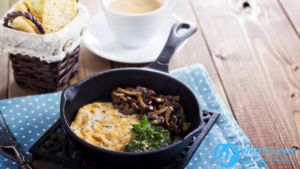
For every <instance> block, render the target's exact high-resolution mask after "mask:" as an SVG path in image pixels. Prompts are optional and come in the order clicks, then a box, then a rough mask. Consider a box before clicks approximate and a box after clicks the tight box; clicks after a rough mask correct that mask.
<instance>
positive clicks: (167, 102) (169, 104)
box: [163, 98, 171, 107]
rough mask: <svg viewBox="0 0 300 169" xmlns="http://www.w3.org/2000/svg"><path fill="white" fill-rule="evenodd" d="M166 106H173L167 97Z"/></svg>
mask: <svg viewBox="0 0 300 169" xmlns="http://www.w3.org/2000/svg"><path fill="white" fill-rule="evenodd" d="M163 105H164V107H170V106H171V102H170V100H169V99H167V98H165V102H164V104H163Z"/></svg>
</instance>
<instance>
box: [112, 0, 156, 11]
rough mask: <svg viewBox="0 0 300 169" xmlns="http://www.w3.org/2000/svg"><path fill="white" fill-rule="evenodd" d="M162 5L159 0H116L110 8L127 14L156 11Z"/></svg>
mask: <svg viewBox="0 0 300 169" xmlns="http://www.w3.org/2000/svg"><path fill="white" fill-rule="evenodd" d="M161 6H162V3H160V2H159V1H157V0H115V1H113V2H112V3H111V4H110V9H113V10H115V11H118V12H122V13H127V14H140V13H147V12H151V11H154V10H156V9H158V8H160V7H161Z"/></svg>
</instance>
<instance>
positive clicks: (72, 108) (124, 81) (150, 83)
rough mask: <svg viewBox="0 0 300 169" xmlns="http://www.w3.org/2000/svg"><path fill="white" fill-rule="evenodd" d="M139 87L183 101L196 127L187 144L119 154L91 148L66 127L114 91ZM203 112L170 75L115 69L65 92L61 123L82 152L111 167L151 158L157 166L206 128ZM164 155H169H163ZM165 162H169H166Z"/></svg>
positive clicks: (137, 69) (188, 92) (149, 70)
mask: <svg viewBox="0 0 300 169" xmlns="http://www.w3.org/2000/svg"><path fill="white" fill-rule="evenodd" d="M136 86H143V87H149V88H152V89H153V90H154V91H156V93H157V94H164V95H179V96H180V97H181V102H180V103H181V105H182V106H183V108H184V111H185V114H186V115H187V121H188V122H191V123H192V127H191V128H192V130H191V133H190V134H188V135H187V136H186V137H185V138H184V139H186V141H183V142H182V143H180V144H177V143H176V144H174V145H171V146H170V149H169V148H168V147H166V148H162V149H158V150H157V151H156V150H154V151H149V152H143V153H124V152H115V151H108V150H104V149H102V148H99V147H96V146H89V145H87V144H89V143H86V142H85V141H83V140H81V139H80V138H79V137H77V136H76V135H75V134H74V133H73V132H72V131H71V130H70V128H69V126H67V127H66V124H68V125H70V124H71V123H72V122H73V121H74V118H75V116H76V114H77V111H78V109H80V108H81V107H82V106H84V105H86V104H89V103H93V102H95V101H100V100H106V101H107V100H110V98H111V96H110V93H111V91H112V90H115V89H116V88H117V87H122V88H125V87H136ZM200 112H201V107H200V104H199V102H198V100H197V98H196V96H195V95H194V93H193V92H192V91H191V90H190V89H189V88H188V87H187V86H186V85H184V84H183V83H182V82H180V81H179V80H177V79H175V78H173V77H171V76H170V75H169V74H167V73H162V72H159V71H156V70H152V69H147V68H123V69H112V70H108V71H104V72H101V73H98V74H96V75H93V76H91V77H88V78H87V79H85V80H83V81H81V82H79V83H76V84H75V85H71V86H69V87H68V88H67V89H65V90H64V92H63V94H62V103H61V119H62V122H63V125H64V124H65V129H66V131H67V132H68V133H69V134H70V136H71V139H73V140H75V141H74V143H75V144H76V146H78V148H80V147H85V149H82V150H83V151H85V153H90V154H91V153H97V155H99V156H102V157H103V158H107V159H106V160H105V162H107V163H113V161H110V159H114V158H117V159H119V160H120V161H123V164H122V165H127V163H128V165H130V164H129V163H132V162H133V160H135V162H136V161H138V162H137V163H136V164H137V165H138V163H140V164H142V163H143V162H144V161H143V160H145V159H147V158H148V159H149V158H156V157H159V158H160V159H157V160H158V161H157V162H159V160H160V162H159V163H166V162H168V161H170V160H171V159H172V158H174V157H176V156H177V155H179V153H180V152H182V151H183V149H184V148H185V147H186V146H187V144H188V143H189V142H190V139H191V138H192V136H193V135H194V134H193V133H194V132H195V131H196V130H197V131H199V130H200V129H199V128H200V126H201V125H202V124H203V121H202V120H201V116H200ZM91 147H92V148H91ZM88 149H93V150H88ZM160 151H161V152H165V153H160ZM98 153H99V154H98ZM151 153H152V154H151ZM155 153H157V154H155ZM158 153H160V154H158ZM138 154H139V155H138ZM144 157H145V158H144ZM162 158H165V159H164V160H162Z"/></svg>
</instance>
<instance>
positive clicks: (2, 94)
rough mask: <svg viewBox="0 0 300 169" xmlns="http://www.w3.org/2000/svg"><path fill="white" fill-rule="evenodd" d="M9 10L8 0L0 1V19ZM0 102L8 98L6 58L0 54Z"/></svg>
mask: <svg viewBox="0 0 300 169" xmlns="http://www.w3.org/2000/svg"><path fill="white" fill-rule="evenodd" d="M8 9H9V0H1V1H0V18H2V17H4V14H5V13H6V12H7V10H8ZM0 60H1V62H0V72H1V73H0V79H1V80H0V100H1V99H6V98H7V96H8V71H7V70H8V56H7V55H6V54H4V53H0Z"/></svg>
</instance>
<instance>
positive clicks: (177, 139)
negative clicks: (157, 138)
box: [171, 136, 182, 144]
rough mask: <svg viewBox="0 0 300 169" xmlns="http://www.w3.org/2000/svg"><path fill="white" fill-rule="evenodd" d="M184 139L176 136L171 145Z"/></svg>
mask: <svg viewBox="0 0 300 169" xmlns="http://www.w3.org/2000/svg"><path fill="white" fill-rule="evenodd" d="M181 139H182V138H181V137H180V136H174V137H173V140H172V142H171V144H173V143H176V142H177V141H179V140H181Z"/></svg>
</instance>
